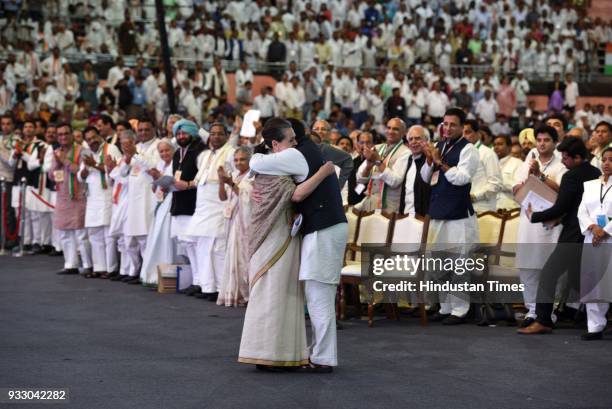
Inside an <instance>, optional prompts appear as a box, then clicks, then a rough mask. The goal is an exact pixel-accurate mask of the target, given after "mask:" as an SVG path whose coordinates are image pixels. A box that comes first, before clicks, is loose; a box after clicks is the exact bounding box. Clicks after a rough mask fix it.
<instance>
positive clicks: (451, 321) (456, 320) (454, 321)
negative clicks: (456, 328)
mask: <svg viewBox="0 0 612 409" xmlns="http://www.w3.org/2000/svg"><path fill="white" fill-rule="evenodd" d="M466 322H467V320H466V319H465V317H458V316H456V315H449V316H448V317H446V318H444V319H443V320H442V325H459V324H465V323H466Z"/></svg>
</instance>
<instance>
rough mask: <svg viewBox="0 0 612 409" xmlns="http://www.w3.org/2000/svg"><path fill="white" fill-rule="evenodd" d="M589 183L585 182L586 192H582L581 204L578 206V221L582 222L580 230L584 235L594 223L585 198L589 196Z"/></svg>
mask: <svg viewBox="0 0 612 409" xmlns="http://www.w3.org/2000/svg"><path fill="white" fill-rule="evenodd" d="M588 188H589V183H588V182H585V183H584V192H583V193H582V200H581V201H580V206H578V223H579V224H580V231H581V232H582V234H583V235H585V236H586V234H587V233H588V231H589V226H590V225H591V224H593V221H592V219H591V217H590V215H589V209H588V207H587V205H586V202H585V199H586V198H587V197H588V195H589V192H588Z"/></svg>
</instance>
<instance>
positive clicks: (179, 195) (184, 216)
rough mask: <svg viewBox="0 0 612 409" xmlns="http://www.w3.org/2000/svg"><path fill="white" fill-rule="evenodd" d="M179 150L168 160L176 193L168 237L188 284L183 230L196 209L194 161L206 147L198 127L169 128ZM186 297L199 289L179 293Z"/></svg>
mask: <svg viewBox="0 0 612 409" xmlns="http://www.w3.org/2000/svg"><path fill="white" fill-rule="evenodd" d="M172 134H173V135H174V137H175V138H176V142H177V144H178V145H179V148H178V149H177V150H176V152H175V153H174V157H173V158H172V173H173V174H174V180H175V182H174V183H175V187H176V188H177V190H176V191H174V192H172V206H171V207H170V214H171V215H172V223H171V236H172V237H173V238H175V239H176V240H177V242H178V249H179V252H181V251H182V252H183V253H184V254H186V255H187V258H188V259H189V264H190V265H191V269H192V280H193V278H195V277H196V276H195V270H196V269H197V257H196V246H195V244H196V243H195V241H194V240H191V239H190V236H189V235H188V234H187V232H186V229H187V226H189V223H190V221H191V217H192V216H193V213H194V211H195V207H196V197H197V192H196V190H195V189H190V188H191V187H192V186H194V181H193V180H194V178H195V177H196V174H197V173H198V157H199V156H200V154H201V153H202V151H204V150H205V149H206V145H205V144H204V143H203V142H202V140H201V139H200V137H199V136H198V126H197V125H196V124H195V123H194V122H192V121H189V120H187V119H181V120H179V121H178V122H176V123H175V124H174V126H173V127H172ZM183 292H184V293H185V294H187V295H194V294H198V293H201V292H202V287H201V286H200V285H198V284H196V283H194V282H193V281H192V285H191V286H190V287H189V288H187V289H186V290H184V291H183Z"/></svg>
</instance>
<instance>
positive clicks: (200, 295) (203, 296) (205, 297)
mask: <svg viewBox="0 0 612 409" xmlns="http://www.w3.org/2000/svg"><path fill="white" fill-rule="evenodd" d="M208 294H209V293H203V292H199V293H195V294H193V296H194V297H195V298H199V299H200V300H208Z"/></svg>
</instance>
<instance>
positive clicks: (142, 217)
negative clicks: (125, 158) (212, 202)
mask: <svg viewBox="0 0 612 409" xmlns="http://www.w3.org/2000/svg"><path fill="white" fill-rule="evenodd" d="M158 143H159V140H156V139H152V140H150V141H147V142H145V143H139V144H138V145H137V152H138V153H137V154H136V155H134V157H132V159H131V161H130V165H129V166H127V165H126V164H125V163H123V164H122V169H121V173H122V175H124V176H127V177H128V186H129V187H128V191H127V195H128V198H127V200H128V206H127V217H126V220H125V224H124V226H123V233H124V236H125V246H126V249H127V254H128V257H130V269H129V275H130V276H132V277H138V276H139V275H140V267H141V265H142V257H143V255H144V252H145V248H146V245H147V235H148V234H149V231H150V230H151V227H152V225H153V215H154V212H155V206H156V204H157V199H156V197H155V194H154V193H153V191H152V189H151V183H152V182H153V178H152V177H151V176H149V174H147V173H146V170H148V169H150V168H153V167H155V166H156V165H157V163H159V161H160V157H159V153H158V152H157V145H158Z"/></svg>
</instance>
